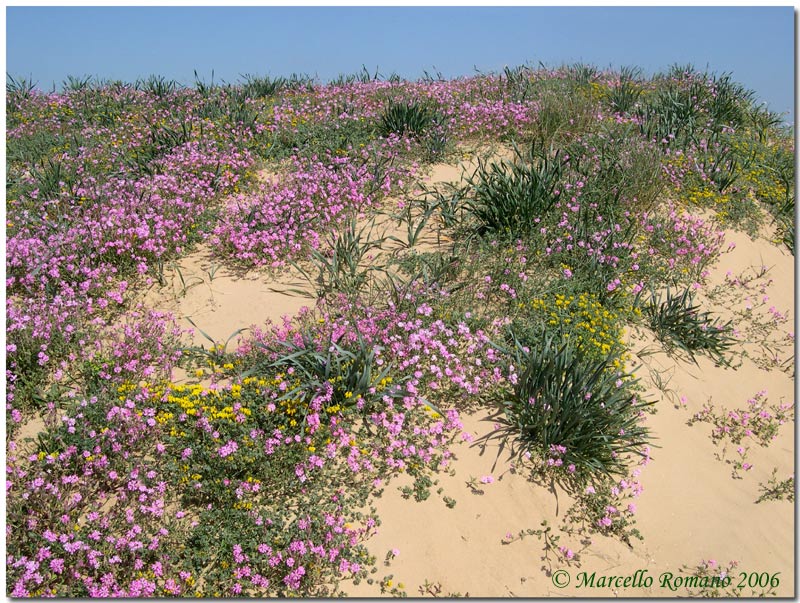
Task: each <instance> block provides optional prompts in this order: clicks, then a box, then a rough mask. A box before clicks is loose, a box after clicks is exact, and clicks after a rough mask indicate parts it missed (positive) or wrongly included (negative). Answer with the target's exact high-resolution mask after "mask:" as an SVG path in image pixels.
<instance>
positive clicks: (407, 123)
mask: <svg viewBox="0 0 800 603" xmlns="http://www.w3.org/2000/svg"><path fill="white" fill-rule="evenodd" d="M436 117H437V116H436V113H435V112H434V111H433V110H432V109H431V108H430V107H428V106H427V105H425V104H423V103H420V102H418V101H409V102H391V103H390V104H389V105H388V106H387V107H386V109H384V111H383V114H382V115H381V118H380V122H379V123H378V133H379V134H380V135H381V136H383V137H384V138H385V137H388V136H390V135H391V134H397V135H399V136H409V137H412V138H419V137H421V136H422V135H423V134H424V133H425V132H426V131H427V130H428V129H429V128H430V127H431V126H433V125H434V123H435V122H436Z"/></svg>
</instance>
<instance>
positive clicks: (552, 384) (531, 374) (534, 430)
mask: <svg viewBox="0 0 800 603" xmlns="http://www.w3.org/2000/svg"><path fill="white" fill-rule="evenodd" d="M512 358H513V366H514V367H515V369H516V371H517V377H516V378H512V383H514V382H515V383H514V387H513V390H512V392H511V395H510V396H509V398H508V399H507V400H505V401H504V402H503V409H504V411H505V415H506V425H507V427H508V429H510V430H512V431H513V432H516V433H517V434H518V435H517V437H518V441H519V443H520V445H521V447H522V452H523V454H524V453H526V452H527V453H530V454H531V456H533V455H535V456H536V457H537V458H539V459H548V458H549V459H552V460H553V462H554V463H555V464H557V465H559V466H563V467H565V468H567V475H572V476H573V477H574V478H575V479H578V480H579V481H582V482H585V481H594V480H595V478H599V477H600V476H601V475H624V474H625V472H626V471H627V463H628V460H629V459H628V458H627V457H628V456H629V455H630V454H640V453H641V452H642V450H643V447H644V446H645V445H646V444H647V442H648V439H649V435H648V431H647V429H646V428H645V427H644V426H643V425H642V424H641V423H640V417H639V415H640V411H641V410H642V409H644V408H645V407H646V406H648V405H650V404H652V402H649V401H644V400H641V399H640V398H639V396H638V394H637V393H636V392H635V390H634V388H633V386H634V384H635V380H633V379H631V378H630V377H631V375H628V374H625V373H623V372H622V371H619V370H617V369H616V368H615V367H614V356H613V355H609V356H606V357H604V358H599V359H597V358H595V359H591V358H589V357H587V356H586V355H585V354H583V353H582V352H580V351H578V349H577V348H576V346H575V345H573V344H572V343H571V342H569V341H564V340H558V339H556V338H553V337H548V338H547V339H546V340H545V341H544V342H540V343H538V345H535V346H532V347H531V349H527V348H526V347H524V346H523V345H521V344H520V343H519V342H516V350H515V353H514V355H513V356H512ZM548 464H552V463H549V462H548ZM571 465H574V467H570V466H571Z"/></svg>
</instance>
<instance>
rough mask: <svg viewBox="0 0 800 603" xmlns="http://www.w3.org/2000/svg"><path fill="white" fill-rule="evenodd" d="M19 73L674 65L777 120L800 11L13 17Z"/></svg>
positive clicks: (222, 74) (283, 11)
mask: <svg viewBox="0 0 800 603" xmlns="http://www.w3.org/2000/svg"><path fill="white" fill-rule="evenodd" d="M6 10H7V12H6V16H7V20H6V27H7V37H6V40H7V42H6V43H7V65H6V70H7V73H10V74H11V75H14V76H17V77H18V76H23V77H29V76H31V77H32V78H33V79H34V80H35V81H38V82H39V86H40V87H41V88H43V89H50V88H51V87H52V85H53V83H55V84H56V85H60V83H61V82H62V81H63V80H64V79H65V78H66V76H67V75H75V76H83V75H95V76H100V77H103V78H111V79H122V80H125V81H133V80H135V79H136V78H137V77H140V76H147V75H150V74H151V73H156V74H160V75H164V76H166V77H169V78H174V79H177V80H178V81H181V82H182V83H184V84H191V83H192V82H193V81H194V75H193V73H194V70H195V69H196V70H197V72H198V73H199V74H200V75H201V77H202V78H203V79H205V80H206V81H209V80H210V78H211V71H212V69H213V70H214V74H215V81H221V80H223V81H229V82H230V81H235V80H237V79H238V78H239V76H240V75H242V74H246V73H250V74H257V75H271V76H278V75H289V74H291V73H293V72H298V73H307V74H310V75H313V76H316V77H318V78H319V79H320V80H322V81H326V80H328V79H330V78H332V77H335V76H336V75H338V74H340V73H352V72H355V71H358V70H360V69H361V66H362V64H364V65H366V66H367V68H368V69H370V71H372V72H374V70H375V68H376V67H378V68H380V71H381V73H383V74H384V75H388V74H390V73H391V72H397V73H398V74H399V75H401V76H404V77H409V78H416V77H419V76H421V75H422V73H423V70H428V71H429V72H434V71H437V70H438V71H440V72H441V73H442V74H443V75H444V76H446V77H456V76H460V75H470V74H473V73H474V72H475V71H474V70H475V68H478V69H480V70H481V71H491V70H498V69H502V67H503V66H505V65H509V66H513V65H519V64H523V63H526V62H530V63H533V64H538V62H539V61H542V62H544V63H545V64H547V65H559V64H561V63H564V62H567V63H572V62H577V61H582V62H587V63H593V64H595V65H597V66H599V67H608V66H613V67H620V66H622V65H637V66H639V67H642V68H643V69H644V70H645V72H647V73H653V72H655V71H658V70H660V69H664V68H666V67H668V66H669V65H671V64H673V63H680V64H685V63H692V64H694V65H695V66H696V67H698V68H699V69H706V68H708V69H709V70H711V71H714V72H716V73H722V72H730V73H732V74H733V77H734V79H735V80H737V81H739V82H741V83H742V84H744V85H745V86H747V87H748V88H751V89H753V90H755V91H756V93H757V95H758V98H759V99H760V100H763V101H765V102H767V104H768V106H769V107H770V109H771V110H773V111H777V112H780V113H789V115H788V116H787V119H793V108H794V59H795V51H794V8H793V7H792V6H783V7H768V8H753V7H712V8H694V7H538V6H528V7H520V6H517V7H504V8H503V7H499V8H494V7H480V6H466V7H438V8H433V7H412V6H406V7H380V6H379V7H269V6H263V7H144V6H142V7H8V8H7V9H6Z"/></svg>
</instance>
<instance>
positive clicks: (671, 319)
mask: <svg viewBox="0 0 800 603" xmlns="http://www.w3.org/2000/svg"><path fill="white" fill-rule="evenodd" d="M699 310H700V306H699V305H697V304H695V303H694V299H693V297H692V294H691V291H690V290H689V289H688V288H687V289H685V290H684V291H683V293H681V294H680V295H675V294H673V293H672V291H670V290H669V289H667V290H666V292H665V293H664V294H663V297H662V295H661V294H658V293H656V292H652V293H651V295H650V299H649V300H648V301H647V302H646V303H645V304H644V311H643V313H644V315H645V317H646V319H647V321H648V324H649V326H650V328H651V329H653V331H654V332H655V334H656V336H657V337H658V338H659V339H660V340H661V341H662V343H664V344H665V345H666V346H667V347H668V348H669V349H675V348H677V349H679V350H681V351H683V352H686V353H687V354H688V355H689V356H690V357H691V358H692V360H695V354H696V353H703V354H707V355H708V356H710V357H711V358H712V359H713V360H714V362H716V363H717V364H718V365H725V366H729V365H730V363H729V361H728V359H727V358H726V354H727V353H728V352H729V351H730V349H731V347H732V346H733V344H734V342H735V341H736V340H735V339H734V337H733V326H732V325H731V322H730V321H728V322H726V323H721V322H720V321H719V319H718V318H712V317H711V314H710V313H709V312H700V311H699Z"/></svg>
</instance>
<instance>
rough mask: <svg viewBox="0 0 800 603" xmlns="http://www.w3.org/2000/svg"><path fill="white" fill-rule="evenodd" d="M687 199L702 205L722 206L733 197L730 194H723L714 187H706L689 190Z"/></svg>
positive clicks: (694, 203) (691, 202)
mask: <svg viewBox="0 0 800 603" xmlns="http://www.w3.org/2000/svg"><path fill="white" fill-rule="evenodd" d="M686 200H687V201H688V202H689V203H690V204H693V205H699V206H701V207H715V206H716V207H720V206H723V205H725V204H726V203H728V202H730V200H731V199H730V197H728V195H722V194H720V193H718V192H717V191H715V190H713V189H710V188H706V189H701V190H691V191H689V192H688V195H687V196H686Z"/></svg>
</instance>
